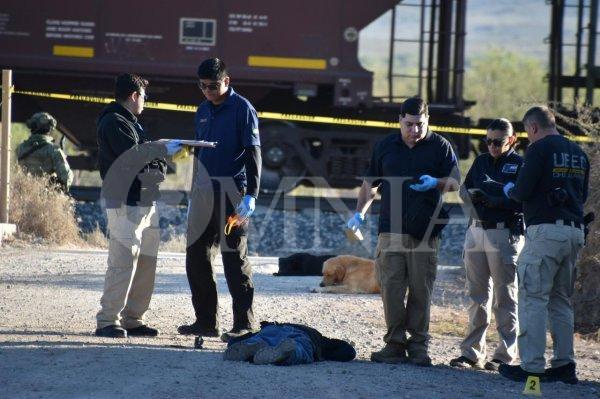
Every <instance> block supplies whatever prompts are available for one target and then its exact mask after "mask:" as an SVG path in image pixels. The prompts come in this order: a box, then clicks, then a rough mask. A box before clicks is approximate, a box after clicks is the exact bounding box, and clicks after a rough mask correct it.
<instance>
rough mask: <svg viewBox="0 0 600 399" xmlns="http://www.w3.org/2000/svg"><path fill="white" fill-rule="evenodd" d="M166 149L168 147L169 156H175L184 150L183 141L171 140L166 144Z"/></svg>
mask: <svg viewBox="0 0 600 399" xmlns="http://www.w3.org/2000/svg"><path fill="white" fill-rule="evenodd" d="M165 147H167V155H169V156H171V155H174V154H175V153H176V152H177V151H179V150H181V148H182V144H181V140H171V141H169V142H167V144H165Z"/></svg>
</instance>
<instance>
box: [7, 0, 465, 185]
mask: <svg viewBox="0 0 600 399" xmlns="http://www.w3.org/2000/svg"><path fill="white" fill-rule="evenodd" d="M403 6H405V8H409V7H413V8H414V7H416V8H417V9H418V11H419V13H420V14H419V15H420V17H419V18H418V19H416V20H414V21H411V23H414V26H415V30H414V31H415V35H414V38H412V39H410V41H412V42H413V43H415V44H416V45H417V46H416V49H418V50H417V51H415V57H416V59H418V69H417V72H416V73H415V74H414V76H407V75H403V74H399V73H397V71H396V70H395V69H396V68H394V59H395V56H394V53H395V51H396V49H397V48H398V46H400V45H402V43H403V42H407V41H408V40H405V39H400V38H397V37H396V34H395V33H394V29H395V26H396V21H397V20H401V19H402V13H403ZM385 13H388V14H389V15H390V18H391V21H392V23H391V29H392V31H391V38H392V40H390V43H389V48H390V51H389V56H390V57H389V73H388V78H389V83H390V84H389V93H388V95H387V96H386V97H385V98H376V97H374V96H373V94H372V93H373V90H372V87H373V73H372V72H371V71H368V70H366V69H365V68H363V66H362V65H361V63H360V62H359V59H358V39H359V35H360V32H361V30H362V29H363V28H365V27H366V26H367V25H368V24H369V23H371V22H372V21H374V20H376V19H377V18H379V17H381V16H382V15H383V14H385ZM465 13H466V0H447V1H446V0H441V1H440V0H430V1H421V2H419V3H415V2H413V3H412V4H408V3H407V2H402V1H400V2H399V1H398V0H373V1H370V2H365V1H361V0H327V1H322V0H305V1H302V2H295V1H288V0H253V1H235V0H204V1H191V0H179V1H175V2H160V1H150V0H149V1H145V2H138V1H131V0H122V1H119V2H117V1H103V0H63V1H60V2H48V1H46V2H37V4H36V5H35V7H32V6H31V4H27V2H24V1H21V0H3V1H2V3H0V66H2V67H3V68H10V69H13V71H14V84H15V88H16V90H17V91H33V92H43V93H65V94H71V95H77V96H81V98H82V99H85V98H86V97H111V96H112V90H113V80H114V77H115V76H116V75H117V74H119V73H122V72H135V73H139V74H141V75H143V76H144V77H146V78H148V79H149V80H150V82H151V85H150V87H149V89H148V94H149V96H150V101H154V102H161V103H174V104H184V105H188V104H198V103H199V102H200V101H201V100H202V94H201V92H200V91H199V90H198V87H197V84H196V83H197V79H196V75H195V72H196V68H197V66H198V64H199V63H200V62H201V61H202V60H203V59H205V58H208V57H215V56H216V57H220V58H222V59H223V60H225V62H226V63H227V65H228V69H229V72H230V75H231V78H232V86H234V87H235V88H236V90H237V91H238V92H240V93H241V94H242V95H244V96H246V97H247V98H248V99H250V100H251V102H252V103H253V104H254V105H255V106H256V108H257V110H258V111H259V112H274V113H278V115H282V114H283V117H281V118H279V120H272V119H263V120H262V121H261V137H262V142H263V154H264V155H263V159H264V171H263V183H262V185H263V187H264V188H265V189H266V190H276V189H277V188H278V187H279V188H284V189H289V188H290V187H280V186H279V185H280V181H281V178H282V177H283V176H295V177H296V178H297V179H296V180H294V181H293V182H292V183H291V184H292V185H293V184H297V183H300V181H301V180H302V179H303V178H305V177H310V176H322V177H325V180H326V181H327V183H328V184H329V185H331V186H333V187H352V186H355V185H357V184H358V183H359V182H358V180H356V177H357V176H360V174H361V173H362V172H363V171H364V169H365V166H366V164H367V162H368V158H369V154H370V152H371V149H372V146H373V144H374V143H375V142H376V141H377V140H379V139H380V138H381V136H382V135H384V134H387V133H389V131H390V130H389V129H385V128H383V129H382V128H373V127H369V126H361V124H360V123H352V124H350V125H344V124H338V123H325V124H318V123H312V122H311V117H313V116H315V115H319V116H326V117H332V118H342V119H353V120H365V119H368V120H379V121H391V122H396V121H397V117H398V104H399V102H400V101H401V100H402V96H400V95H398V93H395V92H394V90H393V85H394V82H395V81H397V79H404V78H406V79H415V80H416V81H417V82H418V89H417V90H415V91H416V93H415V92H413V93H406V95H414V94H421V95H423V96H424V97H425V98H426V99H427V100H428V101H429V102H430V104H431V107H430V109H431V114H432V122H433V123H439V124H446V125H452V126H467V125H468V124H469V121H468V120H467V119H465V118H463V117H462V113H463V111H464V110H465V109H466V108H467V107H468V106H469V103H468V102H466V101H464V100H463V98H462V81H463V80H462V76H463V59H464V37H465V29H464V28H465ZM406 22H407V21H406V20H405V21H403V23H406ZM101 107H102V105H101V104H97V103H93V102H86V101H69V102H64V101H57V100H55V99H51V98H47V97H43V96H31V95H18V94H17V95H15V96H14V107H13V109H14V112H15V115H14V117H15V120H24V119H25V118H26V117H28V116H29V115H31V114H32V113H33V112H36V111H38V110H44V111H48V112H50V113H51V114H53V115H55V116H56V117H57V119H58V120H59V122H60V124H59V129H60V130H61V131H62V132H63V133H64V134H65V135H66V136H67V137H68V138H69V139H70V140H71V141H72V142H73V143H74V144H75V145H76V146H78V147H79V148H80V149H82V150H85V151H86V153H87V155H86V156H79V157H71V159H70V162H71V164H72V165H73V167H74V168H76V169H94V168H95V165H96V162H95V154H96V137H95V120H96V117H97V115H98V113H99V110H100V108H101ZM287 114H294V115H303V116H307V117H306V118H286V117H285V115H287ZM141 121H142V123H143V124H144V125H145V128H146V131H148V132H150V135H151V136H152V137H153V138H159V137H182V138H191V137H193V113H185V112H174V111H165V110H157V109H148V110H147V111H146V112H145V113H144V115H143V116H142V119H141ZM457 143H459V147H460V149H461V150H463V149H465V146H464V145H462V146H461V145H460V141H457ZM467 150H468V149H467ZM461 152H462V153H464V151H461Z"/></svg>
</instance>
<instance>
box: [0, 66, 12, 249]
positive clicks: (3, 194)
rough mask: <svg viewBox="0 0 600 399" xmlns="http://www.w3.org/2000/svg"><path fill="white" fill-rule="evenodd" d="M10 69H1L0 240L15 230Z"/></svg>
mask: <svg viewBox="0 0 600 399" xmlns="http://www.w3.org/2000/svg"><path fill="white" fill-rule="evenodd" d="M11 95H12V71H11V70H6V69H5V70H3V71H2V134H1V135H0V242H1V241H2V239H3V238H4V236H5V235H11V234H13V233H14V232H15V225H10V224H8V205H9V204H8V198H9V194H10V191H9V187H10V122H11V121H10V116H11V115H10V106H11V103H10V101H11Z"/></svg>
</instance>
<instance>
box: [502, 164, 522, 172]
mask: <svg viewBox="0 0 600 399" xmlns="http://www.w3.org/2000/svg"><path fill="white" fill-rule="evenodd" d="M517 169H519V165H517V164H514V163H505V164H504V166H503V167H502V173H508V174H511V175H514V174H515V173H517Z"/></svg>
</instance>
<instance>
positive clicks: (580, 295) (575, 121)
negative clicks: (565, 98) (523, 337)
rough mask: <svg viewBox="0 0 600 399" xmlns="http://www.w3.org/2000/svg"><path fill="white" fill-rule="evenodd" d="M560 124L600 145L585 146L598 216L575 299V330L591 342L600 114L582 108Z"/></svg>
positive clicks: (597, 323) (598, 304)
mask: <svg viewBox="0 0 600 399" xmlns="http://www.w3.org/2000/svg"><path fill="white" fill-rule="evenodd" d="M558 119H559V120H562V121H563V122H565V121H566V125H567V126H568V127H569V129H570V130H571V131H573V132H577V133H580V134H583V133H585V134H587V135H588V137H592V138H594V139H595V140H596V142H595V143H594V144H592V145H589V146H584V149H585V150H586V152H587V154H588V157H589V161H590V182H589V195H588V200H587V202H586V204H585V211H586V212H595V213H596V219H597V220H596V221H595V222H593V223H592V224H591V225H590V226H589V233H588V236H587V242H586V246H585V248H584V249H583V251H582V253H581V257H580V260H579V263H578V265H577V269H578V276H577V281H576V284H575V291H574V295H573V306H574V308H575V329H576V331H578V332H580V333H581V334H583V335H584V336H585V337H588V338H590V339H594V337H595V339H597V338H598V336H599V332H600V220H598V219H600V145H599V143H598V139H599V138H600V110H599V109H598V108H595V109H591V108H585V107H578V108H576V109H575V110H574V111H571V112H570V113H568V114H567V115H559V116H558Z"/></svg>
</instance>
